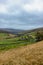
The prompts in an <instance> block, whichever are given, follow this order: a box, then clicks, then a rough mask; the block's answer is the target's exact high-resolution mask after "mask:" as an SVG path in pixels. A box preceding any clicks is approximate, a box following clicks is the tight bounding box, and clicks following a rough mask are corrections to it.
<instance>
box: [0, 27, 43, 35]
mask: <svg viewBox="0 0 43 65" xmlns="http://www.w3.org/2000/svg"><path fill="white" fill-rule="evenodd" d="M35 31H43V27H42V28H36V29H32V30H20V29H11V28H0V33H11V34H19V33H23V34H24V33H30V32H35Z"/></svg>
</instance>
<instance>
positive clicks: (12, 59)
mask: <svg viewBox="0 0 43 65" xmlns="http://www.w3.org/2000/svg"><path fill="white" fill-rule="evenodd" d="M0 65H43V41H42V42H39V43H36V44H32V45H27V46H24V47H20V48H17V49H10V50H8V51H3V52H0Z"/></svg>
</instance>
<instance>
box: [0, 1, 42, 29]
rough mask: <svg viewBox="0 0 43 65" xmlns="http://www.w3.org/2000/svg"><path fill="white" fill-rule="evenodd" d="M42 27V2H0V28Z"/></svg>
mask: <svg viewBox="0 0 43 65" xmlns="http://www.w3.org/2000/svg"><path fill="white" fill-rule="evenodd" d="M36 27H43V0H0V28H14V29H33V28H36Z"/></svg>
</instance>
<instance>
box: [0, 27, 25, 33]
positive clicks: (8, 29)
mask: <svg viewBox="0 0 43 65" xmlns="http://www.w3.org/2000/svg"><path fill="white" fill-rule="evenodd" d="M23 31H24V30H19V29H10V28H0V33H1V32H2V33H12V34H18V33H19V32H23Z"/></svg>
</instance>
